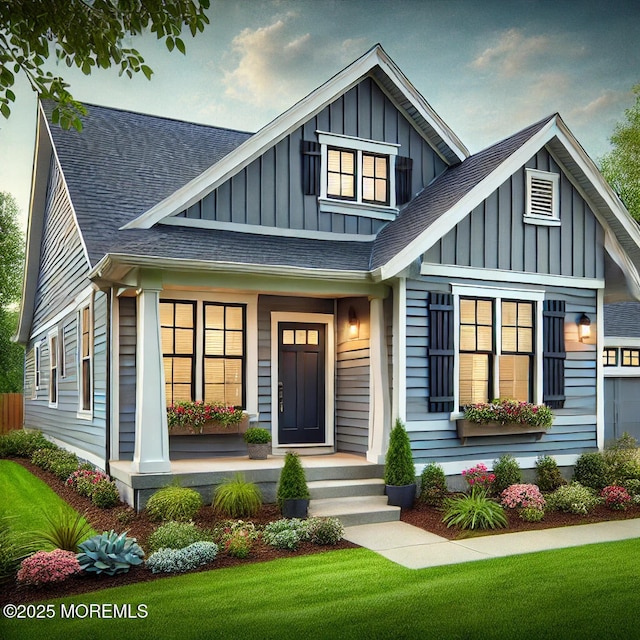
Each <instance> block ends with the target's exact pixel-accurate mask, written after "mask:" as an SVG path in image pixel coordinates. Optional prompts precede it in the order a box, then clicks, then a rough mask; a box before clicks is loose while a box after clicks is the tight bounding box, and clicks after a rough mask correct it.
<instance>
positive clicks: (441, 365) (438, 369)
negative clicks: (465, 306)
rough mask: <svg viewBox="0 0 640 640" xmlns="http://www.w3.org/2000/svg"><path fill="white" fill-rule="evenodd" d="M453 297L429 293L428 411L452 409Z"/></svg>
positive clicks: (438, 411) (437, 411)
mask: <svg viewBox="0 0 640 640" xmlns="http://www.w3.org/2000/svg"><path fill="white" fill-rule="evenodd" d="M453 332H454V327H453V296H452V295H451V294H450V293H430V294H429V339H430V349H429V411H431V412H433V413H442V412H445V411H453V400H454V398H453V358H454V350H453V335H454V334H453Z"/></svg>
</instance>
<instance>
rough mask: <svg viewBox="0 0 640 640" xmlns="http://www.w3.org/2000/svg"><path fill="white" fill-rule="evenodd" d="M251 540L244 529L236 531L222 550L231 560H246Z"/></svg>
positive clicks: (251, 543)
mask: <svg viewBox="0 0 640 640" xmlns="http://www.w3.org/2000/svg"><path fill="white" fill-rule="evenodd" d="M252 547H253V540H252V539H251V537H250V536H249V534H248V532H247V530H246V529H237V530H236V531H235V532H234V533H232V534H231V535H230V536H229V537H227V539H226V540H225V543H224V550H225V552H226V554H227V555H229V556H232V557H233V558H246V557H248V556H249V554H250V553H251V548H252Z"/></svg>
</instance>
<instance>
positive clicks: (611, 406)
mask: <svg viewBox="0 0 640 640" xmlns="http://www.w3.org/2000/svg"><path fill="white" fill-rule="evenodd" d="M602 365H603V367H604V403H605V404H604V407H605V409H604V418H605V430H604V437H605V442H608V441H610V440H614V439H616V438H619V437H620V436H621V435H622V434H623V433H625V432H626V433H629V434H630V435H632V436H633V437H634V438H636V439H640V303H638V302H611V303H609V304H605V305H604V349H603V352H602Z"/></svg>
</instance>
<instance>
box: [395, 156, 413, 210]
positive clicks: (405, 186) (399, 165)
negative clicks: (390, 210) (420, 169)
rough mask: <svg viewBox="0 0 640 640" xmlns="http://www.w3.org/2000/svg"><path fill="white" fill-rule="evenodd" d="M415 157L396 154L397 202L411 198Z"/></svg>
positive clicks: (407, 200)
mask: <svg viewBox="0 0 640 640" xmlns="http://www.w3.org/2000/svg"><path fill="white" fill-rule="evenodd" d="M412 169H413V158H406V157H404V156H396V204H405V203H406V202H409V200H411V171H412Z"/></svg>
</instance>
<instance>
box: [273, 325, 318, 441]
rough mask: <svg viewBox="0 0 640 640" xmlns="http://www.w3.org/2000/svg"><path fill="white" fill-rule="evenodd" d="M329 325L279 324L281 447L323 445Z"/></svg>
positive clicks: (279, 425)
mask: <svg viewBox="0 0 640 640" xmlns="http://www.w3.org/2000/svg"><path fill="white" fill-rule="evenodd" d="M325 345H326V325H324V324H316V323H299V322H280V323H278V353H279V355H278V374H279V375H278V378H279V380H278V441H279V444H285V445H286V444H323V443H325V441H326V425H325V392H326V390H325V361H326V358H325V356H326V354H325Z"/></svg>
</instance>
